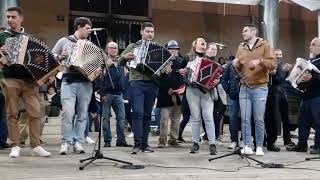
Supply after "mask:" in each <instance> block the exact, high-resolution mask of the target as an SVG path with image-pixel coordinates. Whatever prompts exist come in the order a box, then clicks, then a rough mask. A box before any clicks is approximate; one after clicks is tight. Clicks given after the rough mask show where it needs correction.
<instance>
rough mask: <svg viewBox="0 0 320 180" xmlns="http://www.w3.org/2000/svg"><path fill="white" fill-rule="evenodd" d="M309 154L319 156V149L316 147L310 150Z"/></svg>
mask: <svg viewBox="0 0 320 180" xmlns="http://www.w3.org/2000/svg"><path fill="white" fill-rule="evenodd" d="M310 154H320V148H318V147H316V148H312V149H311V150H310Z"/></svg>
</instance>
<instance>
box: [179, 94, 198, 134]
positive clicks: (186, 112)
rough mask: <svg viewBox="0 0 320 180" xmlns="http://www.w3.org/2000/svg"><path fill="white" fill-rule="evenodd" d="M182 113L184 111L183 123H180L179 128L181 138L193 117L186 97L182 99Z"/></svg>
mask: <svg viewBox="0 0 320 180" xmlns="http://www.w3.org/2000/svg"><path fill="white" fill-rule="evenodd" d="M181 111H182V121H181V122H180V127H179V138H182V133H183V131H184V128H185V127H186V125H187V124H188V122H189V120H190V116H191V113H190V108H189V104H188V101H187V98H186V96H185V95H184V96H183V97H182V101H181ZM202 124H204V123H202Z"/></svg>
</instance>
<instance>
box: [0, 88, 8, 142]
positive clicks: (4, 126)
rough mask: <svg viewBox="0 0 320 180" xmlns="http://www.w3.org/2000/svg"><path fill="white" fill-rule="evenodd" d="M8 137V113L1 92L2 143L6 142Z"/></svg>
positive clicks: (0, 128)
mask: <svg viewBox="0 0 320 180" xmlns="http://www.w3.org/2000/svg"><path fill="white" fill-rule="evenodd" d="M7 137H8V127H7V115H6V109H5V100H4V96H3V94H2V92H0V144H3V143H6V142H7Z"/></svg>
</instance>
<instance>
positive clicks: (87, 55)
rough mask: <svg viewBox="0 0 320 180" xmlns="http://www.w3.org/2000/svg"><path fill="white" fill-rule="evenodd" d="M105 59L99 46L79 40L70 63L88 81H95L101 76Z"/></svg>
mask: <svg viewBox="0 0 320 180" xmlns="http://www.w3.org/2000/svg"><path fill="white" fill-rule="evenodd" d="M105 56H106V55H105ZM104 59H105V57H104V56H103V54H101V50H100V48H99V47H98V46H96V45H95V44H93V43H92V42H90V41H88V40H78V41H77V44H76V46H75V48H74V50H73V52H72V54H71V60H70V61H71V62H70V63H71V66H73V67H74V68H75V69H76V70H77V71H79V72H81V73H82V74H83V75H84V76H85V77H86V78H87V79H88V80H90V81H94V80H95V79H96V78H97V77H98V76H99V75H100V72H101V69H102V67H101V65H102V64H104Z"/></svg>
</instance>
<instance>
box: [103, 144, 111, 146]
mask: <svg viewBox="0 0 320 180" xmlns="http://www.w3.org/2000/svg"><path fill="white" fill-rule="evenodd" d="M103 147H111V143H104V146H103Z"/></svg>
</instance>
